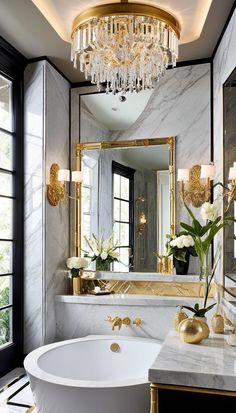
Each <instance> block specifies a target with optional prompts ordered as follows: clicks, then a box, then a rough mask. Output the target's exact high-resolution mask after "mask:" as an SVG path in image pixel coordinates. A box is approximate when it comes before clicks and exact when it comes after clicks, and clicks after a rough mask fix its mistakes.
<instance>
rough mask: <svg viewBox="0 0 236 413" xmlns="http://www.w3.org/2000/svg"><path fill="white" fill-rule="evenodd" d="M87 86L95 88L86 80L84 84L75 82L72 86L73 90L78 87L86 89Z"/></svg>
mask: <svg viewBox="0 0 236 413" xmlns="http://www.w3.org/2000/svg"><path fill="white" fill-rule="evenodd" d="M85 86H95V85H93V84H92V83H91V82H90V81H89V80H85V81H84V82H75V83H72V84H71V88H72V89H74V88H77V87H85Z"/></svg>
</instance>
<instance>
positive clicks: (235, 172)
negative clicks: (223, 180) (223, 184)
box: [229, 167, 236, 181]
mask: <svg viewBox="0 0 236 413" xmlns="http://www.w3.org/2000/svg"><path fill="white" fill-rule="evenodd" d="M233 179H236V168H233V167H231V168H229V180H230V181H232V180H233Z"/></svg>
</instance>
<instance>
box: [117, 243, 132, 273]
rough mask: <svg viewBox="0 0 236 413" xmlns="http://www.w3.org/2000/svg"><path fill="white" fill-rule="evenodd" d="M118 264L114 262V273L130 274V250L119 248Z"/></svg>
mask: <svg viewBox="0 0 236 413" xmlns="http://www.w3.org/2000/svg"><path fill="white" fill-rule="evenodd" d="M117 251H118V252H119V258H118V260H119V261H118V262H114V264H113V269H114V271H120V272H128V271H129V248H119V249H118V250H117Z"/></svg>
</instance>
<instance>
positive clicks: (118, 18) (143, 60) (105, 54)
mask: <svg viewBox="0 0 236 413" xmlns="http://www.w3.org/2000/svg"><path fill="white" fill-rule="evenodd" d="M179 36H180V25H179V23H178V21H177V20H176V19H175V18H174V17H173V16H172V15H171V14H169V13H167V12H166V11H164V10H161V9H159V8H157V7H154V6H150V5H147V4H141V3H128V1H126V0H123V1H122V0H121V3H113V4H105V5H100V6H96V7H92V8H91V9H88V10H86V11H84V12H83V13H81V14H80V15H78V16H77V17H76V19H75V20H74V23H73V29H72V35H71V37H72V49H71V60H72V61H73V62H74V66H75V67H77V63H79V68H80V71H81V72H84V73H85V78H86V79H89V78H90V79H91V83H93V84H96V85H97V87H98V89H99V90H100V88H101V84H102V83H105V84H106V92H107V93H109V92H113V93H114V94H115V93H117V92H122V93H126V92H127V91H130V92H133V91H136V92H139V91H140V90H143V89H146V88H152V87H153V85H154V82H155V81H158V80H159V78H160V76H161V75H163V74H164V72H165V69H166V68H167V67H168V66H169V65H172V66H173V67H174V66H175V65H176V60H177V58H178V41H179Z"/></svg>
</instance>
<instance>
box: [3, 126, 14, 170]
mask: <svg viewBox="0 0 236 413" xmlns="http://www.w3.org/2000/svg"><path fill="white" fill-rule="evenodd" d="M0 168H3V169H9V170H12V136H11V135H7V134H6V133H3V132H0Z"/></svg>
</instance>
